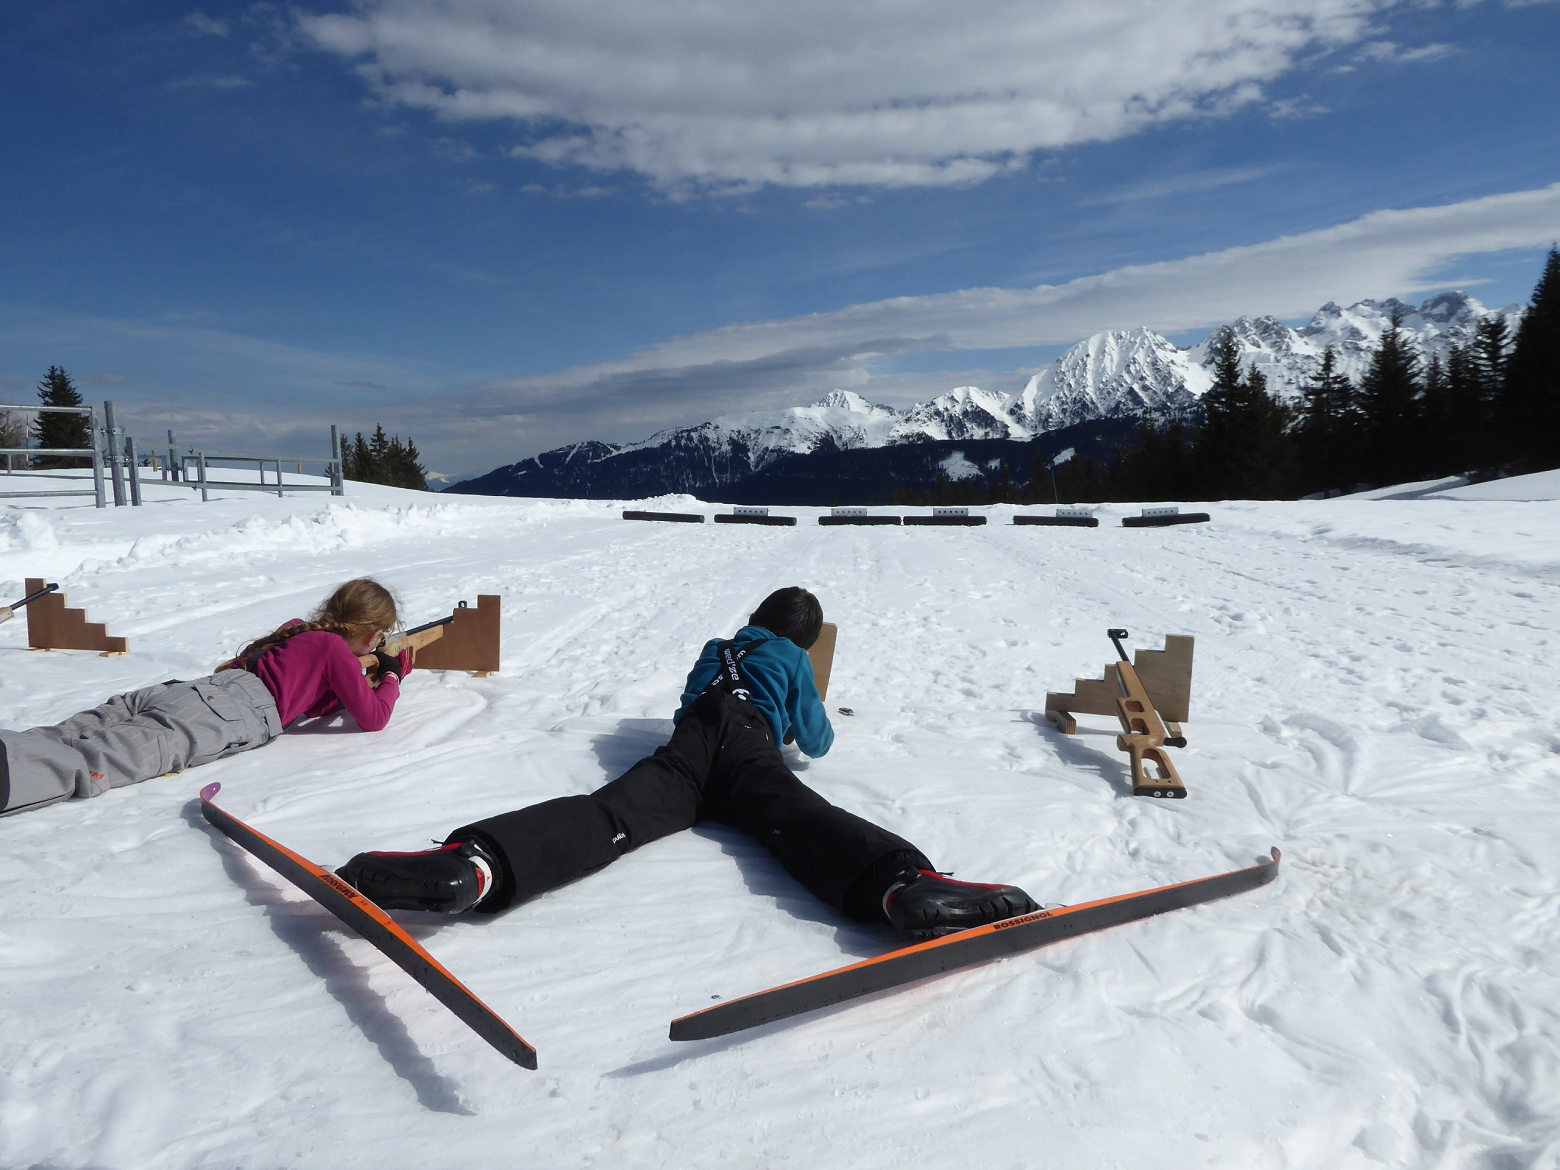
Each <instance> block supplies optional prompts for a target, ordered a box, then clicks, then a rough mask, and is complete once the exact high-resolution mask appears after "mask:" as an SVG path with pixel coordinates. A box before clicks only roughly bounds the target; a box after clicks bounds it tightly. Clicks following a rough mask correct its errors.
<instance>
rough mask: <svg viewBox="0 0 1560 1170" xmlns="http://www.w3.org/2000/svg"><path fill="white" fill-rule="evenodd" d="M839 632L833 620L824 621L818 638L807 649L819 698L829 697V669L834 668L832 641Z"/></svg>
mask: <svg viewBox="0 0 1560 1170" xmlns="http://www.w3.org/2000/svg"><path fill="white" fill-rule="evenodd" d="M839 632H840V628H839V626H837V625H835V624H834V623H833V622H824V623H823V629H821V630H819V631H818V640H817V641H816V642H814V643H813V644H812V649H810V650H809V651H807V657H808V658H809V659H811V660H812V668H813V681H814V682H815V683H817V684H818V697H819V698H820V699H825V700H826V699H828V697H829V671H830V670H832V669H833V668H834V641H835V639H836V638H837V637H838V636H839Z"/></svg>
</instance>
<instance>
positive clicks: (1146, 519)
mask: <svg viewBox="0 0 1560 1170" xmlns="http://www.w3.org/2000/svg"><path fill="white" fill-rule="evenodd" d="M623 519H625V520H661V521H667V522H670V523H673V524H703V523H704V515H703V513H701V512H641V511H635V510H633V509H627V510H625V511H624V512H623ZM1207 522H1208V513H1206V512H1182V511H1181V510H1180V509H1179V508H1172V507H1155V508H1144V509H1143V514H1142V515H1141V516H1123V517H1122V518H1121V526H1122V527H1123V528H1164V527H1166V526H1168V525H1171V524H1206V523H1207ZM715 523H717V524H772V525H775V526H777V527H779V526H787V527H789V526H791V525H794V524H795V523H796V517H795V516H771V515H770V514H769V509H768V508H745V507H737V508H735V509H733V510H732V511H731V512H723V513H719V514H717V515H716V516H715ZM818 523H819V524H824V525H832V524H860V525H876V524H908V525H945V526H949V527H974V526H976V525H979V524H984V523H986V517H984V516H971V515H970V510H969V509H968V508H933V509H932V514H931V515H930V516H888V515H884V514H883V513H881V512H874V511H871V510H870V509H868V508H857V507H851V508H832V509H830V511H829V514H828V515H827V516H819V517H818ZM1013 523H1014V524H1043V525H1048V526H1055V527H1072V528H1098V527H1099V526H1100V520H1099V517H1098V516H1096V515H1095V514H1094V510H1093V509H1092V508H1075V507H1074V508H1069V507H1061V508H1057V509H1056V514H1055V515H1052V516H1036V515H1033V514H1026V515H1017V516H1014V517H1013Z"/></svg>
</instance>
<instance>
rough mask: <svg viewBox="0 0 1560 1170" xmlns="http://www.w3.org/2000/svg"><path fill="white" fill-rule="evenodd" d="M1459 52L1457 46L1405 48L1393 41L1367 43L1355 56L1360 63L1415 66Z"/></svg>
mask: <svg viewBox="0 0 1560 1170" xmlns="http://www.w3.org/2000/svg"><path fill="white" fill-rule="evenodd" d="M1455 52H1457V47H1456V46H1455V45H1420V46H1418V47H1417V48H1412V49H1409V48H1405V47H1404V46H1402V45H1399V44H1395V43H1393V42H1392V41H1366V42H1365V43H1364V44H1363V45H1361V46H1360V47H1359V51H1358V52H1357V53H1356V54H1355V57H1356V59H1357V60H1360V61H1382V62H1387V63H1390V64H1399V65H1413V64H1423V63H1425V62H1428V61H1440V60H1441V59H1443V58H1445V57H1450V56H1451V55H1452V54H1453V53H1455Z"/></svg>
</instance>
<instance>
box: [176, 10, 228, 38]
mask: <svg viewBox="0 0 1560 1170" xmlns="http://www.w3.org/2000/svg"><path fill="white" fill-rule="evenodd" d="M180 24H181V25H182V26H183V28H184V31H185V32H189V33H193V34H194V35H196V36H198V37H225V36H227V35H228V22H227V21H225V20H218V19H217V18H216V17H214V16H207V15H206V14H205V13H204V12H202V11H201V10H200V9H199V8H196V9H194V10H193V11H191V12H189V13H186V14H185V17H184V19H183V20H182V21H181V22H180Z"/></svg>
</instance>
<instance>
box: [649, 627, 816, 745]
mask: <svg viewBox="0 0 1560 1170" xmlns="http://www.w3.org/2000/svg"><path fill="white" fill-rule="evenodd" d="M723 641H725V639H723V638H711V639H710V640H709V641H708V642H707V643H705V646H704V652H703V653H702V654H700V655H699V661H698V662H696V663H694V666H693V669H692V670H691V671H689V672H688V682H687V685H686V686H684V687H683V695H682V706H680V707H678V708H677V714H675V715H673V716H672V722H673V723H677V722H680V721H681V719H682V717H683V712H684V711H686V710H687V709H688V707H689V706H690V705H691V704H692V703H693V701H694V700H695V699H697V698H698V697H699V696H700V695H702V694H703V693H704V691H705V688H707V687H708V686H709V685H710V683H712V682H714V681H715V676H716V675H717V674H719V673H720V658H719V655H718V648H719V646H720V644H721V642H723ZM734 641H735V642H736V644H737V649H738V650H743V649H747V648H748V647H752V649H751V650H749V651H748V656H747V657H746V658H744V659H743V660H742V673H743V675H744V676H745V677H746V678H747V680H748V682H749V683H750V684H751V685H752V691H753V705H754V706H755V707H757V708H758V709H759V710H760V711H762V712H763V713H764V715H765V717H767V718H768V720H769V726H770V727H772V728H773V729H774V733H775V746H776V747H779V746H780V745H781V744H783V743H785V740H786V736H787V735H788V734H790V733H792V732H794V733H795V735H796V746H797V747H799V748H801V749H802V751H804V752H806V753H807V754H808V755H809V756H812V757H813V758H814V759H817V758H818V757H819V756H822V755H825V754H826V753H827V752H828V750H829V748H830V747H832V746H833V744H834V728H833V727H832V726H830V724H829V713H828V712H827V711H826V710H824V706H823V700H822V699H821V698H819V696H818V684H817V683H816V682H815V681H814V679H813V669H812V660H811V659H810V658H808V657H807V651H805V650H803V649H802V648H801V647H800V646H798V645H797V644H796V643H795V642H793V641H791V639H789V638H782V637H781V636H780V635H779V634H776V633H775V632H774V631H772V630H766V629H764V628H763V627H762V626H743V627H742V628H741V629H740V630H738V631H737V633H736V637H735V639H734Z"/></svg>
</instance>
